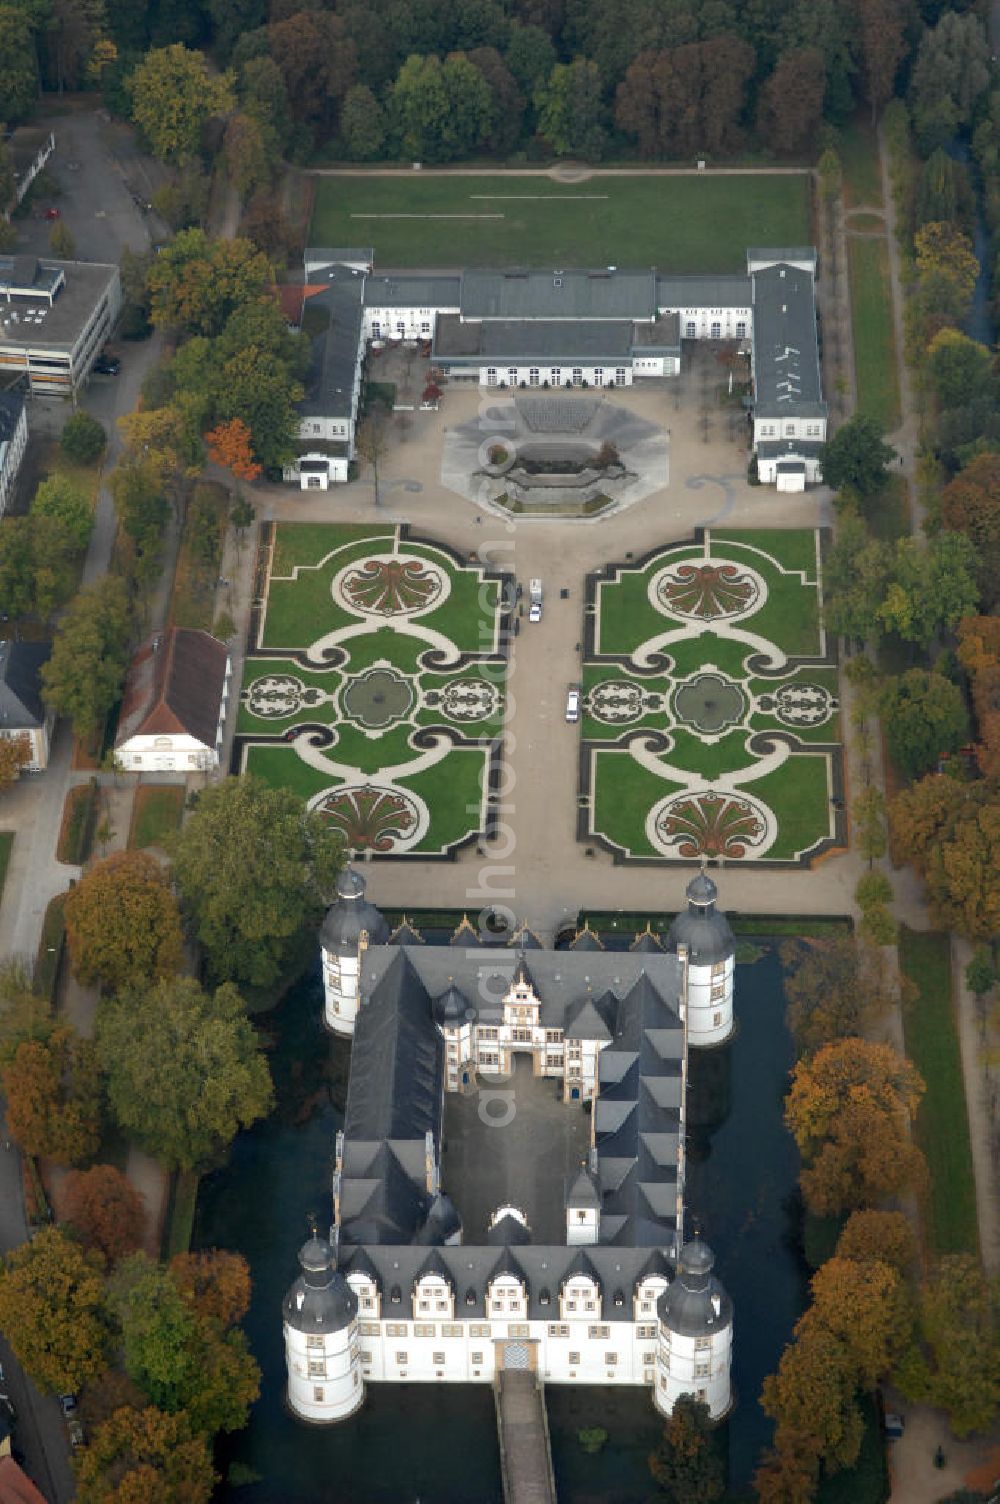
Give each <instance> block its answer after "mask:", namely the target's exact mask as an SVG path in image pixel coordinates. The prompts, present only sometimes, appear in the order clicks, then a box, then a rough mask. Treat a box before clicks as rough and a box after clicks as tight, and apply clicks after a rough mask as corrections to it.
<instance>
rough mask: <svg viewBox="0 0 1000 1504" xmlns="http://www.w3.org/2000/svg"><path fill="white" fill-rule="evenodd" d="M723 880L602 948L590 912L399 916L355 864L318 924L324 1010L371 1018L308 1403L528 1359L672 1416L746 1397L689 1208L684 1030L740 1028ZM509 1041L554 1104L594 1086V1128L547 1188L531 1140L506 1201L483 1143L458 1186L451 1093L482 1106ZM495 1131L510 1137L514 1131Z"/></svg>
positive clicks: (356, 1019)
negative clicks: (375, 897)
mask: <svg viewBox="0 0 1000 1504" xmlns="http://www.w3.org/2000/svg"><path fill="white" fill-rule="evenodd" d="M716 896H717V894H716V888H715V884H714V883H713V882H712V881H711V879H709V878H708V877H707V876H706V875H705V874H701V875H700V876H698V877H696V878H695V879H694V880H693V881H692V882H691V883H689V885H688V888H687V900H688V907H687V911H686V912H684V913H682V914H680V915H678V917H677V919H676V920H675V921H674V924H673V926H672V928H671V930H670V933H669V935H668V937H667V948H666V949H664V948H663V946H661V944H660V942H659V941H658V939H657V938H656V937H655V936H654V935H653V934H652V933H651V932H650V931H649V930H646V931H645V932H643V933H642V934H641V935H638V936H637V937H636V940H635V942H634V944H633V945H632V947H631V949H630V950H629V951H628V952H609V951H605V950H604V948H603V946H602V944H601V942H600V939H599V937H598V936H597V935H596V934H594V933H593V932H592V931H591V930H589V929H588V928H586V927H584V929H583V930H581V931H579V932H578V934H577V936H576V939H575V940H574V941H573V943H572V945H571V946H570V948H569V949H568V950H563V951H548V950H544V949H542V948H541V947H540V946H539V943H538V941H537V940H536V939H535V937H534V936H532V935H531V934H530V932H529V931H527V930H522V931H520V932H519V933H518V934H517V935H516V936H514V937H513V940H512V943H511V945H510V946H509V947H504V948H497V947H495V946H492V945H490V946H480V945H479V944H478V941H477V937H476V935H475V932H474V931H473V930H472V928H471V926H469V925H468V924H467V923H463V925H462V926H460V928H459V930H458V931H457V932H456V934H455V936H454V938H453V941H452V943H451V945H438V946H433V945H425V944H423V943H422V941H421V938H420V937H419V936H418V935H417V934H416V932H415V931H413V930H412V929H411V928H410V927H409V926H408V925H406V924H405V922H404V924H403V925H402V926H401V927H400V929H399V930H397V931H395V932H394V933H392V934H390V932H389V927H388V925H387V924H386V922H385V919H384V917H383V916H382V915H381V914H380V912H379V911H378V909H377V908H376V907H375V906H374V905H373V904H371V903H370V902H369V901H368V900H367V899H366V897H365V884H364V881H363V879H362V878H361V877H360V875H359V874H358V873H356V872H354V871H353V870H352V869H350V868H348V869H347V870H346V871H345V872H344V873H343V874H342V876H341V879H340V882H339V887H338V896H337V900H336V902H335V903H334V905H333V907H332V908H331V910H330V912H329V913H328V915H327V918H326V921H325V922H324V925H323V929H322V932H321V942H322V952H323V979H324V990H325V1020H326V1023H327V1025H328V1027H329V1028H330V1029H331V1030H332V1031H334V1032H336V1033H338V1034H342V1035H352V1036H353V1045H352V1059H351V1077H350V1087H349V1093H348V1102H347V1111H346V1115H345V1122H344V1128H343V1130H342V1131H341V1132H340V1133H339V1134H338V1135H337V1143H336V1149H335V1162H334V1171H333V1180H332V1193H333V1194H332V1200H333V1219H332V1223H331V1228H330V1237H329V1239H324V1238H322V1237H316V1236H314V1237H312V1238H311V1239H310V1240H309V1241H308V1242H307V1243H306V1244H305V1245H304V1247H303V1248H302V1250H301V1252H300V1256H299V1258H300V1264H301V1266H302V1273H301V1275H300V1277H299V1279H298V1280H297V1281H296V1282H295V1284H294V1285H293V1286H292V1288H291V1290H290V1291H289V1293H288V1295H287V1297H286V1299H285V1302H284V1307H283V1317H284V1333H285V1350H286V1364H287V1370H288V1402H289V1405H290V1407H291V1409H292V1410H293V1412H294V1413H295V1414H296V1415H298V1416H300V1417H301V1418H302V1419H303V1420H307V1421H311V1422H315V1423H321V1424H322V1423H329V1422H333V1421H338V1420H342V1419H345V1418H346V1417H347V1416H349V1415H351V1414H353V1412H354V1411H355V1410H356V1409H357V1408H358V1407H359V1406H360V1405H361V1404H362V1403H363V1400H364V1394H365V1386H366V1385H367V1384H370V1383H414V1382H426V1383H484V1384H489V1383H492V1382H493V1381H494V1379H495V1378H496V1377H497V1375H498V1374H499V1373H500V1372H501V1371H502V1370H505V1369H512V1368H517V1369H529V1370H531V1371H533V1372H534V1373H535V1374H536V1376H537V1379H538V1380H539V1381H540V1382H544V1383H559V1384H562V1383H578V1384H615V1385H618V1384H627V1385H631V1386H635V1387H640V1386H641V1387H644V1388H647V1389H648V1390H649V1391H650V1396H651V1399H652V1403H653V1404H654V1405H655V1407H656V1408H657V1409H658V1410H659V1411H661V1412H662V1413H664V1414H669V1413H670V1411H671V1409H672V1408H673V1405H674V1404H675V1402H676V1400H677V1399H678V1397H679V1396H680V1395H682V1394H694V1395H695V1396H696V1397H697V1398H699V1399H701V1400H703V1401H704V1402H705V1403H706V1404H707V1405H708V1407H709V1411H710V1413H711V1415H712V1416H713V1418H721V1417H722V1416H724V1415H725V1414H726V1413H727V1412H728V1410H729V1408H730V1406H731V1404H732V1386H731V1378H730V1367H731V1354H732V1337H733V1310H732V1303H731V1301H730V1299H729V1297H728V1295H727V1294H726V1292H725V1290H724V1288H723V1287H722V1285H721V1284H720V1283H719V1281H718V1279H717V1278H716V1277H715V1275H714V1273H713V1263H714V1260H713V1256H712V1253H711V1251H710V1250H709V1249H708V1247H707V1246H706V1245H705V1244H704V1243H703V1242H702V1241H701V1240H700V1239H699V1238H697V1237H695V1238H693V1239H692V1238H687V1237H686V1236H685V1227H684V1178H685V1158H684V1140H685V1126H686V1090H687V1060H688V1047H689V1046H693V1047H695V1048H704V1047H706V1046H712V1045H718V1044H722V1043H724V1042H725V1041H726V1040H727V1039H728V1038H729V1036H730V1035H731V1033H732V1030H733V973H734V956H735V942H734V940H733V936H732V931H731V930H730V928H729V925H728V923H727V922H726V920H725V917H724V915H722V914H721V913H719V912H718V910H717V909H716V906H715V900H716ZM515 1057H522V1060H521V1068H522V1069H523V1070H525V1071H527V1062H528V1061H530V1084H531V1085H532V1086H533V1087H534V1085H535V1083H536V1082H537V1086H538V1089H539V1090H541V1091H542V1092H543V1093H544V1094H545V1096H546V1098H547V1100H548V1101H554V1100H556V1099H558V1106H557V1108H556V1111H557V1112H558V1113H559V1114H566V1115H568V1114H571V1113H572V1112H573V1107H574V1105H575V1107H576V1109H577V1114H579V1109H580V1108H581V1107H582V1106H585V1107H586V1109H587V1113H588V1114H589V1126H588V1127H586V1128H585V1130H584V1131H588V1132H589V1143H588V1145H587V1146H586V1147H585V1148H584V1152H583V1154H582V1157H580V1158H579V1159H578V1160H577V1161H576V1167H575V1168H574V1169H573V1170H572V1171H571V1173H570V1174H568V1175H563V1174H562V1165H561V1164H558V1165H555V1164H554V1165H553V1166H552V1173H553V1179H552V1184H551V1185H550V1186H542V1187H541V1188H540V1178H541V1180H544V1176H545V1174H546V1173H547V1169H546V1166H545V1165H544V1164H542V1165H540V1164H539V1162H538V1161H536V1162H535V1163H534V1164H533V1165H531V1166H530V1169H529V1167H528V1166H527V1165H525V1164H524V1161H523V1160H522V1161H520V1162H519V1161H518V1159H517V1155H516V1154H515V1156H514V1161H513V1167H511V1166H510V1165H508V1166H507V1169H506V1177H507V1178H506V1179H505V1180H504V1182H503V1186H502V1188H501V1189H498V1193H497V1196H496V1199H495V1203H490V1200H489V1192H490V1189H491V1182H490V1175H491V1172H492V1169H493V1167H492V1165H491V1163H490V1156H489V1154H484V1156H483V1160H482V1163H481V1164H479V1163H475V1164H473V1166H472V1169H473V1178H472V1193H471V1194H470V1196H469V1200H468V1201H466V1199H465V1198H466V1193H467V1190H468V1188H467V1187H466V1186H463V1187H459V1186H456V1185H446V1184H445V1173H446V1172H447V1174H448V1175H449V1176H450V1175H451V1174H452V1173H453V1171H454V1169H455V1166H456V1163H457V1162H456V1160H455V1158H454V1153H453V1155H452V1156H451V1157H450V1158H448V1159H444V1158H443V1154H444V1149H445V1144H446V1143H447V1142H448V1132H449V1127H448V1123H454V1122H455V1121H456V1120H455V1119H454V1118H451V1117H449V1116H448V1114H449V1113H451V1112H453V1111H455V1110H457V1108H459V1107H461V1105H462V1103H463V1100H467V1101H468V1102H469V1103H470V1104H472V1103H473V1102H475V1103H478V1104H479V1113H480V1117H482V1115H483V1112H484V1111H485V1108H484V1107H483V1105H482V1103H483V1101H484V1100H485V1097H486V1096H488V1095H489V1092H485V1093H484V1092H483V1086H484V1082H485V1083H487V1084H489V1083H495V1082H497V1081H498V1080H499V1079H502V1078H504V1077H510V1076H511V1074H512V1072H513V1071H514V1069H515V1067H516V1061H515ZM524 1057H527V1058H526V1059H525V1058H524ZM540 1078H547V1079H548V1080H549V1081H551V1082H552V1085H553V1087H554V1092H553V1091H551V1090H550V1089H549V1088H548V1087H547V1086H546V1085H545V1081H544V1080H543V1079H540ZM493 1095H495V1096H500V1095H502V1094H501V1093H493ZM509 1095H512V1094H509ZM449 1102H451V1103H453V1104H455V1106H454V1107H452V1108H449V1106H448V1104H449ZM469 1110H470V1112H471V1111H472V1106H471V1105H470V1109H469ZM552 1110H553V1109H552V1108H551V1107H546V1108H545V1111H546V1112H547V1113H549V1114H551V1112H552ZM511 1117H513V1110H511ZM446 1118H447V1119H448V1121H447V1122H446ZM567 1120H568V1121H569V1119H567ZM577 1120H578V1117H577V1118H574V1119H572V1121H577ZM483 1121H486V1119H485V1118H484V1119H483ZM489 1122H490V1126H492V1127H495V1128H496V1129H498V1130H500V1131H501V1132H502V1130H503V1128H504V1126H505V1123H504V1121H503V1120H502V1118H501V1117H497V1118H496V1119H493V1118H492V1117H491V1118H490V1120H489ZM522 1131H523V1130H522ZM526 1142H527V1143H528V1145H529V1146H530V1147H529V1148H528V1150H527V1155H528V1157H531V1154H532V1149H533V1148H534V1142H533V1141H532V1140H531V1139H530V1137H529V1138H528V1139H527V1140H526ZM484 1144H486V1145H487V1146H488V1147H489V1148H490V1149H493V1148H496V1149H497V1150H498V1151H499V1152H500V1157H501V1158H502V1149H503V1144H502V1140H501V1137H500V1134H499V1133H498V1134H496V1135H491V1136H490V1138H489V1139H488V1140H484ZM539 1158H540V1159H544V1158H545V1156H544V1153H542V1154H540V1156H539ZM466 1169H467V1170H468V1166H466ZM520 1174H523V1180H524V1184H523V1186H521V1187H520V1189H523V1191H524V1196H523V1197H519V1195H518V1189H519V1180H518V1177H519V1175H520ZM449 1192H454V1199H453V1196H452V1194H450V1193H449ZM484 1196H485V1199H484ZM532 1198H533V1199H532ZM529 1202H530V1203H531V1204H532V1205H533V1206H534V1212H533V1213H532V1212H531V1211H530V1210H529V1209H527V1208H528V1204H529ZM486 1207H489V1208H490V1209H489V1210H486V1211H484V1208H486ZM466 1209H467V1210H466ZM533 1216H534V1218H535V1219H537V1221H538V1222H539V1223H544V1227H543V1228H542V1229H541V1230H542V1232H543V1233H544V1236H540V1237H537V1238H536V1236H535V1232H534V1229H533V1227H532V1219H533Z"/></svg>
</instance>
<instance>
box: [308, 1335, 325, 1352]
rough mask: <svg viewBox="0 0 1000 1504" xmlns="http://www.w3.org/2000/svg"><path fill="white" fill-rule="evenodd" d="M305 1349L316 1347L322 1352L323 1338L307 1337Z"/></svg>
mask: <svg viewBox="0 0 1000 1504" xmlns="http://www.w3.org/2000/svg"><path fill="white" fill-rule="evenodd" d="M306 1347H318V1348H319V1350H320V1352H322V1351H323V1338H322V1337H307V1338H306Z"/></svg>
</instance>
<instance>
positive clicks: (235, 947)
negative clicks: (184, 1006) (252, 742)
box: [174, 776, 342, 987]
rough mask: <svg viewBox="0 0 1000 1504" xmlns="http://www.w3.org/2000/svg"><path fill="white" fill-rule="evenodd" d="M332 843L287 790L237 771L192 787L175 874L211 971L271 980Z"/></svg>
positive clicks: (326, 873) (318, 897)
mask: <svg viewBox="0 0 1000 1504" xmlns="http://www.w3.org/2000/svg"><path fill="white" fill-rule="evenodd" d="M341 851H342V848H341V846H340V842H339V840H338V838H337V836H336V835H335V834H334V832H333V831H332V830H331V828H330V827H329V826H328V825H326V824H324V822H323V820H322V817H321V816H319V815H316V814H312V813H309V812H307V811H306V809H305V806H304V804H303V803H302V801H301V799H300V798H299V797H298V796H297V795H296V794H293V793H292V792H291V791H290V790H288V789H277V788H271V787H270V786H269V785H267V784H265V783H264V782H263V781H262V780H260V779H258V778H254V777H252V776H250V777H246V776H244V777H241V778H228V779H225V780H224V781H223V782H222V783H218V784H216V785H215V786H214V787H211V788H207V789H205V790H203V791H202V792H201V793H199V794H198V796H197V802H196V803H195V806H194V809H193V810H192V813H191V814H190V816H189V817H188V819H187V820H186V821H185V823H184V826H183V829H182V830H181V832H180V834H179V836H178V837H177V842H176V847H175V852H174V878H175V881H176V883H177V886H178V888H179V889H180V893H181V896H182V898H183V900H184V903H185V905H186V906H187V908H188V910H189V911H190V913H191V916H192V920H193V923H194V927H195V930H196V932H197V935H198V938H199V940H200V941H201V943H202V945H203V946H204V948H205V952H206V955H207V958H208V961H209V964H210V965H211V967H212V970H213V972H214V974H215V975H216V976H218V977H228V978H232V979H234V980H238V981H245V982H249V983H251V984H252V985H254V986H258V987H261V986H268V985H269V984H271V983H273V982H274V981H275V980H276V979H277V978H278V977H279V976H280V975H281V972H282V969H283V967H284V966H285V964H286V962H287V959H288V956H289V954H290V950H291V948H292V947H293V946H294V945H295V944H296V943H297V941H298V938H299V936H300V935H301V934H302V933H303V931H305V930H307V929H311V927H312V926H313V925H314V924H315V923H316V922H317V921H318V918H319V916H320V914H321V912H322V907H323V901H324V896H325V894H326V893H328V892H329V891H330V889H331V888H332V885H333V882H334V879H335V876H336V872H337V870H338V868H339V865H340V862H341Z"/></svg>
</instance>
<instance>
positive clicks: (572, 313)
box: [460, 268, 656, 321]
mask: <svg viewBox="0 0 1000 1504" xmlns="http://www.w3.org/2000/svg"><path fill="white" fill-rule="evenodd" d="M655 284H656V278H655V275H654V273H653V272H652V271H617V270H616V271H611V270H608V269H604V270H595V271H585V270H576V269H570V270H555V271H551V272H549V271H521V270H516V269H514V268H511V269H510V270H509V271H489V270H486V269H482V270H479V269H472V270H469V271H466V272H464V273H463V275H462V301H461V305H460V311H461V316H462V318H463V319H626V320H630V321H631V320H632V319H651V318H653V317H654V315H655V313H656V296H655Z"/></svg>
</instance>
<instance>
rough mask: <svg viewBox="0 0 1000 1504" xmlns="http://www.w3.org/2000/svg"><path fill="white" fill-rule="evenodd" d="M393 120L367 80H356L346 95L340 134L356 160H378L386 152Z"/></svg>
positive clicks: (341, 113) (341, 112)
mask: <svg viewBox="0 0 1000 1504" xmlns="http://www.w3.org/2000/svg"><path fill="white" fill-rule="evenodd" d="M388 128H389V123H388V120H387V118H386V113H385V110H384V109H383V108H382V106H381V105H380V104H379V102H378V100H377V99H376V97H375V95H374V94H373V93H372V91H371V89H369V88H368V87H367V86H366V85H365V84H354V85H353V86H352V87H351V88H350V89H348V91H347V93H346V94H345V95H344V103H343V106H342V108H341V111H340V134H341V135H342V136H343V138H344V148H345V150H346V152H347V155H348V156H349V157H350V158H351V160H352V161H354V162H374V161H377V160H378V158H379V157H380V156H381V155H382V150H383V148H384V146H385V140H386V134H387V132H388Z"/></svg>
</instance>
